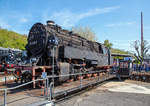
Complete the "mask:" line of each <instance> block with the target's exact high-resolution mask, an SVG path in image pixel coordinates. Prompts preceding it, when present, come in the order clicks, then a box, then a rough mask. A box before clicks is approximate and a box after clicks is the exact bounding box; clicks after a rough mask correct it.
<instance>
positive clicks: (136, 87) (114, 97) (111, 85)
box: [56, 81, 150, 106]
mask: <svg viewBox="0 0 150 106" xmlns="http://www.w3.org/2000/svg"><path fill="white" fill-rule="evenodd" d="M56 106H150V84H147V83H145V84H143V83H141V84H140V83H139V84H134V82H130V81H127V82H117V81H112V82H108V83H106V84H104V85H102V86H100V87H98V88H96V89H93V90H91V91H88V92H85V93H84V94H81V95H79V96H75V97H73V98H72V99H68V100H65V101H61V102H59V103H57V104H56Z"/></svg>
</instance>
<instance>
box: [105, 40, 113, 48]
mask: <svg viewBox="0 0 150 106" xmlns="http://www.w3.org/2000/svg"><path fill="white" fill-rule="evenodd" d="M104 45H105V46H106V47H107V48H109V49H110V48H112V46H113V44H112V43H110V42H109V40H107V39H106V40H105V41H104Z"/></svg>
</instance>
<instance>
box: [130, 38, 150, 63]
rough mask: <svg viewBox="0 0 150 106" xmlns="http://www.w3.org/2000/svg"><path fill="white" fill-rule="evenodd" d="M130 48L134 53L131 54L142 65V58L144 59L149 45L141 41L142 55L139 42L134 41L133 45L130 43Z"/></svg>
mask: <svg viewBox="0 0 150 106" xmlns="http://www.w3.org/2000/svg"><path fill="white" fill-rule="evenodd" d="M131 46H132V47H133V48H134V50H135V52H134V51H132V52H133V54H134V56H135V58H136V59H137V60H138V61H139V62H140V63H141V64H142V62H143V59H144V57H146V55H147V53H148V51H149V49H150V45H149V43H148V41H146V40H144V41H143V47H142V48H143V51H142V52H143V55H142V54H141V52H140V50H141V43H140V41H139V40H136V41H134V42H133V43H131Z"/></svg>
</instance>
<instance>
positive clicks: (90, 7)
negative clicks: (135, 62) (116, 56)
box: [0, 0, 150, 50]
mask: <svg viewBox="0 0 150 106" xmlns="http://www.w3.org/2000/svg"><path fill="white" fill-rule="evenodd" d="M149 5H150V0H0V26H1V27H2V28H7V29H9V30H13V31H16V32H18V33H21V34H28V32H29V29H30V28H31V26H32V25H33V24H34V23H36V22H42V23H44V24H45V22H46V21H47V20H54V21H55V23H57V24H58V25H61V26H63V28H66V29H71V27H73V26H89V27H91V28H92V30H93V31H94V32H95V34H96V36H97V38H98V41H99V42H103V41H104V40H105V39H108V40H109V41H110V42H112V43H113V47H114V48H119V49H124V50H132V48H131V46H130V43H131V42H132V41H134V40H137V39H140V12H141V11H143V16H144V17H143V18H144V39H145V40H148V41H150V14H149V11H150V6H149Z"/></svg>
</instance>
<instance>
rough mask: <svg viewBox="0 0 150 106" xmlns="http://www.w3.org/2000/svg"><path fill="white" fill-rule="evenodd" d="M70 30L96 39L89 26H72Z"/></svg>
mask: <svg viewBox="0 0 150 106" xmlns="http://www.w3.org/2000/svg"><path fill="white" fill-rule="evenodd" d="M72 32H73V33H77V34H79V35H80V36H82V37H84V38H86V39H88V40H91V41H96V35H95V33H94V32H93V31H92V29H91V28H90V27H82V26H79V27H72Z"/></svg>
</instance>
